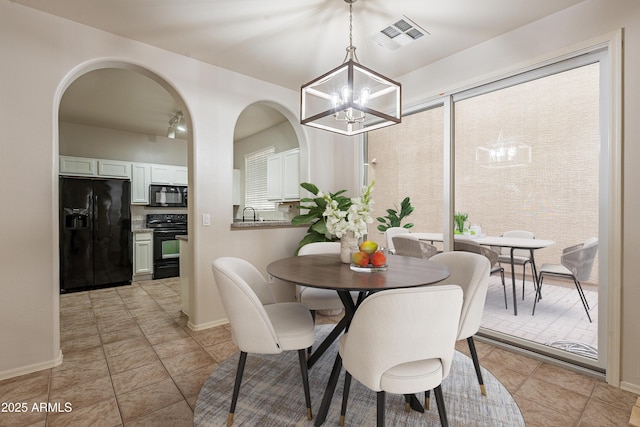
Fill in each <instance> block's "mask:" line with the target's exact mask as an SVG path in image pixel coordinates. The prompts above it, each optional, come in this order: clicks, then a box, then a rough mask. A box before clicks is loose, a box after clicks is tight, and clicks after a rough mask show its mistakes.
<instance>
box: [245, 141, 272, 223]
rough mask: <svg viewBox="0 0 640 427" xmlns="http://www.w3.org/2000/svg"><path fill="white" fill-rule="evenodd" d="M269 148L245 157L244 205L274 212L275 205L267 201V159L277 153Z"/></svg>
mask: <svg viewBox="0 0 640 427" xmlns="http://www.w3.org/2000/svg"><path fill="white" fill-rule="evenodd" d="M275 151H276V150H275V147H274V146H271V147H267V148H264V149H261V150H258V151H254V152H253V153H249V154H246V155H245V156H244V170H245V180H244V182H245V188H244V205H245V206H246V207H252V208H254V209H255V210H257V211H273V210H275V204H274V203H273V202H270V201H269V200H267V157H269V156H270V155H271V154H274V153H275Z"/></svg>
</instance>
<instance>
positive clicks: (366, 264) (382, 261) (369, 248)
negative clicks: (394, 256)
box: [350, 240, 387, 273]
mask: <svg viewBox="0 0 640 427" xmlns="http://www.w3.org/2000/svg"><path fill="white" fill-rule="evenodd" d="M350 268H351V269H352V270H354V271H360V272H365V273H371V272H376V271H384V270H386V269H387V255H386V254H385V253H384V252H383V251H381V250H379V248H378V244H377V243H376V242H373V241H371V240H365V241H364V242H362V243H361V244H360V246H359V247H358V251H355V252H353V253H352V254H351V265H350Z"/></svg>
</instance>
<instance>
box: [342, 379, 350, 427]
mask: <svg viewBox="0 0 640 427" xmlns="http://www.w3.org/2000/svg"><path fill="white" fill-rule="evenodd" d="M350 389H351V374H350V373H349V372H347V371H346V370H345V371H344V390H343V391H342V408H341V409H340V425H341V426H343V425H344V419H345V416H346V415H347V401H348V400H349V390H350Z"/></svg>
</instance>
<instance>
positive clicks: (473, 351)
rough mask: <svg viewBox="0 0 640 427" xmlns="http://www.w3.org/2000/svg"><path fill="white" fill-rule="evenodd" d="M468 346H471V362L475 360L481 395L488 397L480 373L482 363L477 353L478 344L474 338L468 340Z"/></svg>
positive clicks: (474, 364) (474, 365)
mask: <svg viewBox="0 0 640 427" xmlns="http://www.w3.org/2000/svg"><path fill="white" fill-rule="evenodd" d="M467 344H468V345H469V352H471V360H473V367H474V368H475V369H476V376H477V377H478V383H479V384H480V393H482V395H483V396H486V395H487V389H486V388H485V386H484V381H483V380H482V372H480V362H479V361H478V353H477V352H476V344H475V343H474V342H473V337H469V338H467Z"/></svg>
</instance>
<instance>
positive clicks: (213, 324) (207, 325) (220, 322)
mask: <svg viewBox="0 0 640 427" xmlns="http://www.w3.org/2000/svg"><path fill="white" fill-rule="evenodd" d="M228 323H229V320H228V319H221V320H216V321H215V322H209V323H200V324H198V325H195V324H193V323H191V320H189V321H188V322H187V326H188V327H189V329H191V330H192V331H202V330H203V329H209V328H214V327H216V326H222V325H226V324H228Z"/></svg>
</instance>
